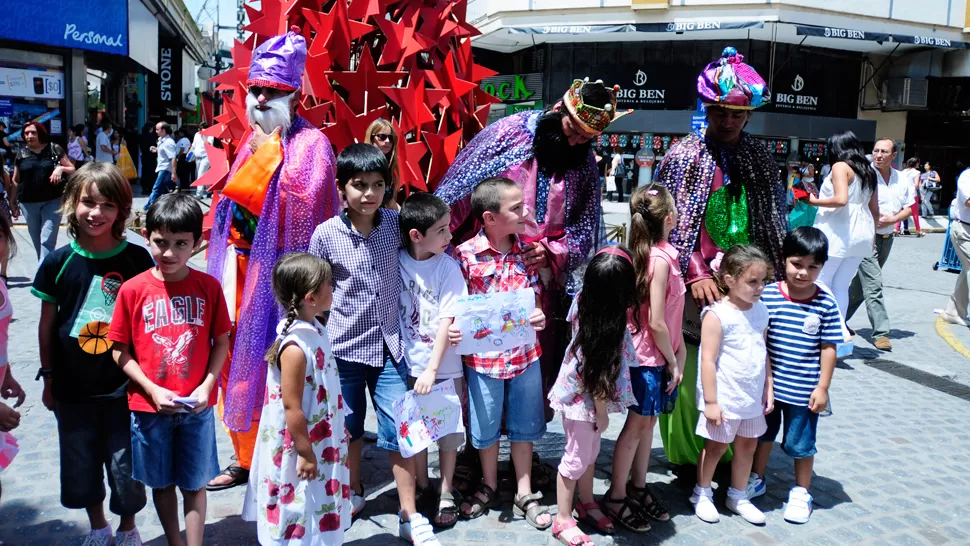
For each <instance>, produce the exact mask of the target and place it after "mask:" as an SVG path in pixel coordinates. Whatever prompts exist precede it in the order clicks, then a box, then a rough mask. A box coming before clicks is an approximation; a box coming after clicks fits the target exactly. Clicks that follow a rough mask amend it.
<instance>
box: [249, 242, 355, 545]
mask: <svg viewBox="0 0 970 546" xmlns="http://www.w3.org/2000/svg"><path fill="white" fill-rule="evenodd" d="M332 279H333V276H332V273H331V270H330V264H328V263H327V262H325V261H323V260H321V259H320V258H317V257H316V256H313V255H310V254H305V253H302V252H301V253H292V254H287V255H286V256H284V257H283V258H282V259H281V260H280V261H279V262H277V264H276V267H274V268H273V293H274V294H275V295H276V299H277V300H278V301H279V302H280V303H281V304H282V305H283V307H284V308H285V309H286V319H285V320H284V321H282V322H281V323H280V325H279V327H278V328H277V332H278V333H277V337H276V342H275V343H273V346H272V347H270V350H269V352H267V354H266V360H267V362H268V366H267V368H268V369H267V373H266V402H265V405H264V406H263V413H262V417H261V418H260V421H259V438H258V440H257V442H256V449H255V452H254V454H253V466H252V469H251V470H250V474H249V487H248V489H247V490H246V501H245V506H244V507H243V514H242V515H243V519H245V520H248V521H256V522H257V527H256V528H257V531H258V538H259V543H260V544H263V545H264V546H265V545H270V544H272V545H285V546H331V545H339V544H343V541H344V531H345V530H346V529H348V528H349V527H350V470H349V468H348V466H347V429H346V428H345V427H344V414H345V413H346V412H347V411H348V410H347V409H346V408H345V407H344V404H343V397H342V396H341V394H340V378H339V376H338V375H337V364H336V361H335V360H334V358H333V354H332V353H331V351H330V341H329V340H328V339H327V330H326V328H324V326H323V325H321V324H320V323H319V322H318V321H317V320H316V318H315V317H317V316H318V315H320V314H322V313H323V312H325V311H327V310H329V309H330V304H331V301H332V299H333V289H332Z"/></svg>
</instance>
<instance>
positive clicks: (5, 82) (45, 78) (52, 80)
mask: <svg viewBox="0 0 970 546" xmlns="http://www.w3.org/2000/svg"><path fill="white" fill-rule="evenodd" d="M0 96H4V97H23V98H28V99H63V98H64V73H63V72H51V71H49V70H38V69H31V68H13V67H0Z"/></svg>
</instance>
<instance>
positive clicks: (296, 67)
mask: <svg viewBox="0 0 970 546" xmlns="http://www.w3.org/2000/svg"><path fill="white" fill-rule="evenodd" d="M304 67H306V40H305V39H304V38H303V36H301V35H300V29H299V27H292V28H291V30H290V31H289V32H287V33H286V34H282V35H280V36H273V37H272V38H270V39H269V40H266V41H265V42H263V43H262V44H260V45H259V47H257V48H256V50H255V51H253V60H252V62H251V63H250V64H249V78H248V79H247V80H246V85H247V86H254V85H256V86H260V87H270V88H273V89H280V90H282V91H296V90H297V89H299V87H300V84H302V83H303V69H304Z"/></svg>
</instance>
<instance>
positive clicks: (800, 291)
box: [748, 227, 842, 523]
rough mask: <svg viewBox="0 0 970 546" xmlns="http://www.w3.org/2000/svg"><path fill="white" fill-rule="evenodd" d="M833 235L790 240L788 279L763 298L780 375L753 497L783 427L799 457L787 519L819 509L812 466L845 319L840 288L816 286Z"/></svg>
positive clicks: (803, 234)
mask: <svg viewBox="0 0 970 546" xmlns="http://www.w3.org/2000/svg"><path fill="white" fill-rule="evenodd" d="M828 246H829V245H828V240H827V239H826V238H825V235H824V234H823V233H822V232H821V231H819V230H817V229H815V228H813V227H800V228H797V229H795V230H794V231H792V232H791V233H789V234H788V236H787V237H786V238H785V242H784V245H783V246H782V253H783V255H784V258H785V280H783V281H781V282H778V283H774V284H771V285H768V286H766V287H765V290H764V293H762V295H761V301H763V302H764V304H765V306H767V307H768V313H769V317H770V318H769V322H768V360H769V361H770V363H771V375H772V379H773V380H774V394H775V409H774V411H772V412H771V413H770V414H768V415H767V416H766V420H767V422H768V430H767V431H766V432H765V433H764V435H763V436H762V437H761V439H760V440H759V443H758V450H757V451H756V452H755V457H754V465H753V473H752V474H751V479H750V481H749V483H748V496H749V497H751V498H753V497H757V496H760V495H764V493H765V481H764V477H765V468H766V467H767V466H768V458H769V457H770V456H771V448H772V446H773V445H774V441H775V437H776V436H778V430H779V429H781V430H782V432H783V434H784V437H783V438H784V439H783V441H782V449H784V450H785V453H787V454H788V455H789V456H790V457H791V458H792V459H795V487H793V488H792V489H791V491H790V492H789V493H788V503H787V504H786V506H785V520H787V521H789V522H792V523H807V522H808V519H809V517H811V514H812V496H811V495H810V494H809V492H808V490H809V487H810V486H811V483H812V465H813V463H814V462H815V453H816V449H815V431H816V428H817V426H818V414H819V413H820V412H822V411H824V410H825V408H826V406H828V402H829V394H828V391H829V385H830V384H831V382H832V372H833V371H834V370H835V348H836V345H838V344H839V343H840V342H841V341H842V327H841V324H842V319H841V316H840V314H839V306H838V303H836V301H835V298H834V297H833V296H832V294H831V293H830V292H829V291H828V290H825V289H823V288H821V287H820V286H819V285H817V284H815V281H816V279H818V274H819V272H821V270H822V265H823V264H825V260H826V258H827V257H828Z"/></svg>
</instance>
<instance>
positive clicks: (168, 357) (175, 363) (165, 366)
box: [152, 327, 199, 379]
mask: <svg viewBox="0 0 970 546" xmlns="http://www.w3.org/2000/svg"><path fill="white" fill-rule="evenodd" d="M198 333H199V329H198V328H195V327H193V328H190V329H189V330H186V331H184V332H182V334H181V335H179V336H178V337H177V338H175V339H174V340H173V339H171V338H169V337H166V336H162V335H159V334H152V341H154V342H155V343H156V347H157V348H158V349H157V350H159V351H161V353H162V355H161V356H162V358H161V364H160V365H159V366H158V371H157V372H156V379H167V378H168V377H169V375H174V376H176V377H179V378H181V379H187V378H188V377H189V366H188V363H189V357H190V354H191V352H190V350H189V347H190V346H191V345H192V342H193V341H194V340H195V338H196V336H197V335H198Z"/></svg>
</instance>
